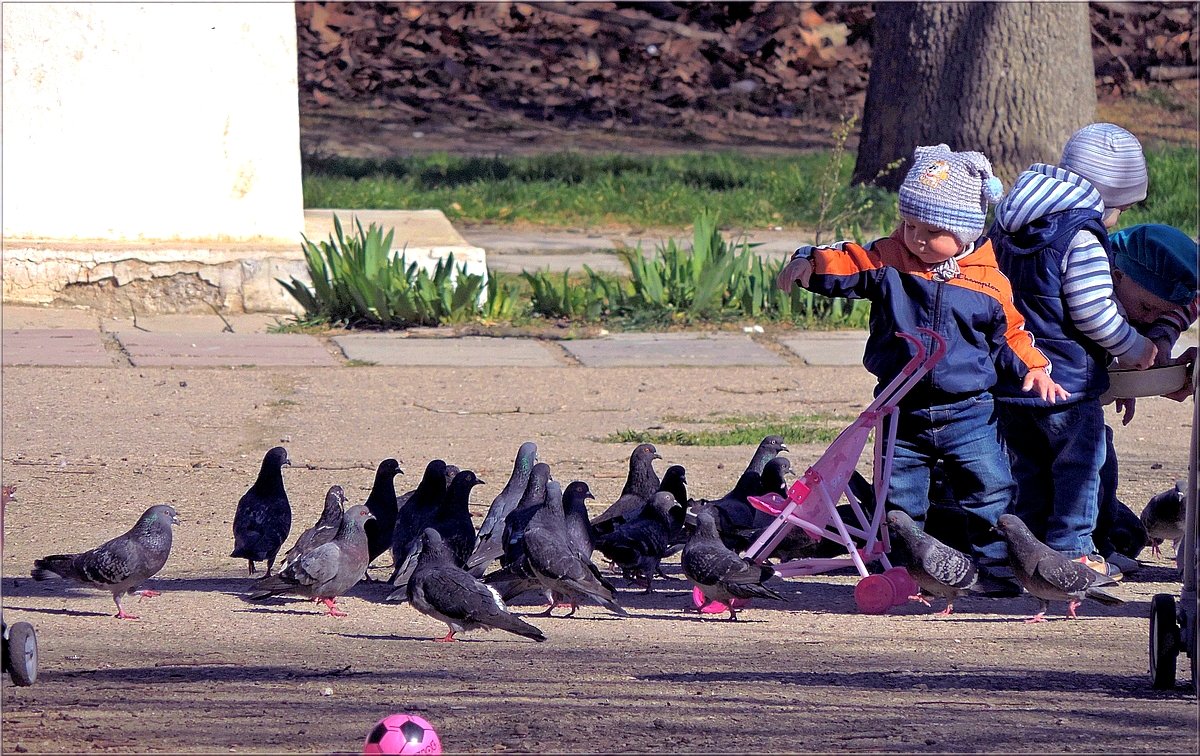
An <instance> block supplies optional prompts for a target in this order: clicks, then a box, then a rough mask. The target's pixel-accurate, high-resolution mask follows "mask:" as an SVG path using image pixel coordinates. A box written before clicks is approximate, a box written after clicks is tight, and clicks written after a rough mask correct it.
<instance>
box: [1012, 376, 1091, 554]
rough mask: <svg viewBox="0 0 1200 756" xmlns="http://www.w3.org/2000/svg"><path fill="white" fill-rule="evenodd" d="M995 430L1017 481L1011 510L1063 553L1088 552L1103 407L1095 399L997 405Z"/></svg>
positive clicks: (1034, 532)
mask: <svg viewBox="0 0 1200 756" xmlns="http://www.w3.org/2000/svg"><path fill="white" fill-rule="evenodd" d="M1000 429H1001V430H1002V431H1003V433H1004V442H1005V444H1007V446H1008V450H1009V454H1010V458H1011V460H1012V472H1013V477H1015V478H1016V481H1017V498H1016V502H1015V504H1014V506H1013V513H1014V514H1016V515H1017V516H1018V517H1020V518H1021V519H1022V520H1024V521H1025V524H1026V525H1028V526H1029V529H1030V530H1031V531H1033V534H1034V535H1035V536H1037V537H1038V538H1039V539H1041V540H1042V541H1043V542H1045V544H1046V545H1047V546H1049V547H1050V548H1052V549H1054V550H1055V551H1058V552H1060V553H1062V554H1064V555H1065V556H1068V557H1079V556H1083V555H1085V554H1093V553H1095V550H1096V545H1095V544H1094V543H1093V542H1092V533H1093V532H1094V531H1095V530H1096V517H1097V512H1098V511H1099V495H1100V468H1101V466H1103V464H1104V457H1105V448H1104V447H1105V442H1104V410H1103V409H1101V407H1100V402H1099V401H1098V400H1096V399H1085V400H1083V401H1080V402H1074V403H1072V404H1068V405H1066V406H1065V407H1030V406H1025V405H1019V404H1003V405H1001V407H1000Z"/></svg>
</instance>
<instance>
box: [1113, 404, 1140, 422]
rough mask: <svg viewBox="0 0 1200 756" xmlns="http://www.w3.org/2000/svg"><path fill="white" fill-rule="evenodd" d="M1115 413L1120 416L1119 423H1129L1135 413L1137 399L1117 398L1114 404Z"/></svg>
mask: <svg viewBox="0 0 1200 756" xmlns="http://www.w3.org/2000/svg"><path fill="white" fill-rule="evenodd" d="M1114 408H1115V409H1116V410H1117V414H1118V415H1120V416H1121V425H1129V423H1130V422H1131V421H1132V420H1133V416H1134V415H1135V414H1137V399H1133V398H1129V399H1118V400H1116V403H1115V405H1114Z"/></svg>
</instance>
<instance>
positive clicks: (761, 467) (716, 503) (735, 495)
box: [701, 436, 790, 550]
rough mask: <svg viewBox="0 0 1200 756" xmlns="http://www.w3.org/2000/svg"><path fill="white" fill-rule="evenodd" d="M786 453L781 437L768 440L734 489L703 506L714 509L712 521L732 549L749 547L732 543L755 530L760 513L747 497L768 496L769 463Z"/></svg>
mask: <svg viewBox="0 0 1200 756" xmlns="http://www.w3.org/2000/svg"><path fill="white" fill-rule="evenodd" d="M785 451H787V445H786V444H784V443H783V439H782V438H781V437H779V436H766V437H765V438H763V440H762V441H760V442H759V444H758V448H757V449H755V450H754V454H753V456H751V458H750V462H749V463H748V464H747V465H746V469H745V470H744V471H742V474H741V475H740V476H739V477H738V481H737V483H736V484H735V485H734V487H733V489H732V490H730V491H729V493H727V494H725V495H724V496H722V497H721V498H719V499H714V500H712V501H708V502H701V504H702V505H703V504H707V505H708V506H710V507H712V508H713V517H714V518H715V519H716V521H717V528H718V530H719V531H720V533H721V536H722V540H724V541H725V544H726V545H727V546H729V547H730V548H733V549H739V550H741V549H744V548H745V547H747V546H749V545H750V544H749V543H741V542H740V539H731V538H730V536H731V534H732V533H733V532H734V531H736V530H739V529H745V528H753V527H755V513H756V512H757V511H758V510H757V509H755V508H754V506H753V505H752V504H750V502H749V499H748V497H750V496H759V495H761V494H763V493H766V490H765V489H764V486H763V479H762V476H763V472H764V471H765V470H766V467H767V463H768V462H770V461H771V460H772V459H774V458H775V457H777V456H778V455H779V453H780V452H785ZM789 469H790V466H789ZM731 540H732V541H733V542H731Z"/></svg>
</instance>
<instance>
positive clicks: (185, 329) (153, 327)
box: [100, 313, 287, 334]
mask: <svg viewBox="0 0 1200 756" xmlns="http://www.w3.org/2000/svg"><path fill="white" fill-rule="evenodd" d="M223 318H224V319H222V316H218V315H216V314H211V315H184V314H169V315H139V316H138V317H137V321H136V324H137V329H144V330H147V331H151V332H154V333H180V334H184V333H188V334H192V333H208V334H217V333H226V330H225V327H226V323H228V324H229V326H230V327H231V328H233V333H235V334H251V333H269V332H270V329H271V328H272V327H274V326H275V325H276V324H277V323H279V322H281V321H284V320H286V318H287V316H285V315H277V314H269V313H230V314H228V315H224V316H223ZM134 322H135V321H134V319H133V318H132V317H107V318H103V319H102V320H101V321H100V327H101V328H102V329H103V330H105V331H108V332H110V333H116V332H119V331H130V330H134Z"/></svg>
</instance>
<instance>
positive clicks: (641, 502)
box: [592, 444, 662, 535]
mask: <svg viewBox="0 0 1200 756" xmlns="http://www.w3.org/2000/svg"><path fill="white" fill-rule="evenodd" d="M656 459H662V456H661V455H659V453H658V450H657V449H655V448H654V444H638V445H637V446H635V447H634V449H633V452H632V453H631V454H630V455H629V474H628V475H626V477H625V486H624V487H623V488H622V489H621V495H620V496H618V497H617V500H616V501H615V502H613V503H612V504H611V505H610V506H609V507H608V509H606V510H604V512H602V513H601V514H600V516H599V517H597V518H595V519H594V520H592V529H593V530H594V531H595V532H596V535H602V534H605V533H611V532H612V531H613V530H614V529H616V528H617V527H618V526H619V525H620V524H621V523H623V522H625V520H626V519H632V518H634V517H637V516H638V514H639V513H640V512H641V511H642V508H643V507H645V506H646V504H647V503H649V501H650V498H651V497H652V496H654V494H655V493H657V492H658V490H659V487H660V486H661V485H662V481H661V480H660V479H659V477H658V473H656V472H655V471H654V460H656Z"/></svg>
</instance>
